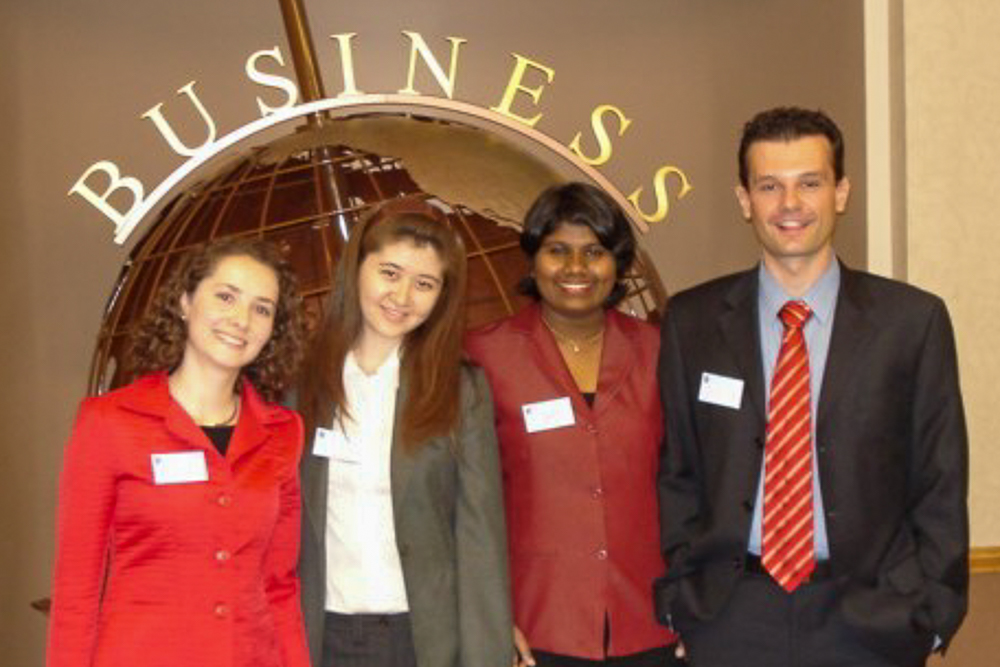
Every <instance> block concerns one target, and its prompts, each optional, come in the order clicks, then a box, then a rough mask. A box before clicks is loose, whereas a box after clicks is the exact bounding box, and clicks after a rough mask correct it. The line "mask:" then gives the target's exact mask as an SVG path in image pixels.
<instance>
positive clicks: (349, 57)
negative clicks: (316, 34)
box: [330, 32, 364, 97]
mask: <svg viewBox="0 0 1000 667" xmlns="http://www.w3.org/2000/svg"><path fill="white" fill-rule="evenodd" d="M355 35H357V33H356V32H342V33H339V34H337V35H330V36H331V37H332V38H333V39H335V40H337V50H338V51H339V52H340V71H341V72H342V76H343V77H344V89H343V90H341V91H340V92H339V93H338V94H337V97H349V96H351V95H364V93H363V92H361V91H360V90H358V86H357V84H356V83H355V82H354V46H353V45H352V44H351V40H353V39H354V36H355Z"/></svg>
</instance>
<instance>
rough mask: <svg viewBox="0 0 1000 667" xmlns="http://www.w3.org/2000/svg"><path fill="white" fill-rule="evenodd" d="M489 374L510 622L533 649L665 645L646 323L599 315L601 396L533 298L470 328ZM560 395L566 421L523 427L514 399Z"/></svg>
mask: <svg viewBox="0 0 1000 667" xmlns="http://www.w3.org/2000/svg"><path fill="white" fill-rule="evenodd" d="M466 345H467V350H468V352H469V355H470V356H471V357H472V359H473V360H474V361H475V362H476V363H478V364H480V365H481V366H482V367H483V368H484V369H485V370H486V374H487V377H488V378H489V380H490V386H491V389H492V391H493V400H494V404H495V407H496V420H497V435H498V436H499V440H500V449H501V459H502V464H503V482H504V501H505V507H506V511H507V530H508V535H509V538H508V539H509V544H510V559H511V578H512V582H513V590H514V619H515V622H516V623H517V625H518V627H520V628H521V630H522V631H523V632H524V633H525V636H526V637H527V639H528V642H529V643H530V644H531V646H532V648H538V649H541V650H544V651H550V652H554V653H561V654H565V655H572V656H577V657H583V658H589V659H601V658H603V657H604V646H603V642H604V623H605V616H606V617H607V618H608V620H609V622H610V628H611V644H610V647H609V651H608V653H609V655H612V656H621V655H628V654H631V653H637V652H640V651H645V650H648V649H651V648H655V647H659V646H664V645H667V644H669V643H671V642H672V641H673V640H674V637H673V635H671V634H670V633H669V632H668V631H667V630H666V629H664V628H663V627H662V626H660V625H659V624H658V623H657V622H656V619H655V617H654V614H653V603H652V585H653V579H654V578H655V577H657V576H659V575H660V574H662V572H663V568H664V565H663V560H662V558H661V555H660V547H659V534H660V533H659V525H658V519H657V516H658V514H657V505H656V472H657V461H658V455H659V449H660V442H661V439H662V436H663V419H662V414H661V409H660V399H659V394H658V390H657V381H656V359H657V354H658V350H659V334H658V332H657V330H656V327H654V326H652V325H649V324H647V323H645V322H641V321H639V320H637V319H634V318H631V317H628V316H626V315H623V314H622V313H619V312H617V311H613V310H612V311H608V313H607V321H606V328H605V333H604V348H603V352H602V359H601V369H600V375H599V379H598V387H597V398H596V402H595V403H594V408H593V409H591V408H590V407H589V406H588V405H587V403H586V401H585V400H584V399H583V397H582V395H581V394H580V392H579V391H578V390H577V388H576V385H575V383H574V382H573V378H572V376H571V375H570V373H569V370H568V369H567V368H566V366H565V364H564V363H563V360H562V357H561V355H560V353H559V349H558V347H557V346H556V342H555V340H554V339H553V337H552V334H551V333H550V332H549V330H548V329H547V328H546V326H545V323H544V322H543V321H542V319H541V310H540V308H539V307H538V306H537V305H532V306H529V307H528V308H526V309H524V310H522V311H520V312H519V313H517V314H515V315H514V316H513V317H511V318H509V319H507V320H504V321H502V322H500V323H497V324H492V325H489V326H487V327H485V328H483V329H480V330H479V331H476V332H473V333H471V334H470V335H469V337H468V339H467V342H466ZM563 396H568V397H569V398H570V401H571V403H572V407H573V413H574V415H575V424H574V425H572V426H567V427H563V428H558V429H553V430H547V431H540V432H535V433H531V434H529V433H527V431H526V428H525V421H524V417H523V416H522V412H521V407H522V406H524V405H527V404H530V403H535V402H539V401H546V400H550V399H555V398H560V397H563Z"/></svg>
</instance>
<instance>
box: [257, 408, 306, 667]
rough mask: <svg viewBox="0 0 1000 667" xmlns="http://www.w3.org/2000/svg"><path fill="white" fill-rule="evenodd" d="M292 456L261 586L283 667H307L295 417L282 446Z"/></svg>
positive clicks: (299, 450) (298, 433) (298, 430)
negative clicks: (302, 601) (300, 555)
mask: <svg viewBox="0 0 1000 667" xmlns="http://www.w3.org/2000/svg"><path fill="white" fill-rule="evenodd" d="M285 446H286V447H288V448H289V449H290V450H292V451H293V452H294V453H293V454H289V455H288V459H287V460H288V465H287V466H286V469H285V471H284V475H285V476H284V478H283V479H282V481H281V488H280V491H279V493H280V494H281V495H280V507H279V509H278V520H277V523H276V524H275V527H274V534H273V535H272V536H271V544H270V546H269V548H268V550H267V554H266V555H265V557H264V577H265V581H264V586H265V590H266V592H267V600H268V604H269V605H270V606H271V614H272V616H273V618H274V622H275V625H276V627H277V633H278V640H279V642H280V643H281V649H282V653H283V655H284V664H285V667H309V664H310V661H309V648H308V645H307V642H306V634H305V626H304V624H303V620H302V607H301V604H300V599H299V592H300V589H299V575H298V560H299V543H300V538H301V532H300V531H301V529H302V526H301V517H302V495H301V489H300V486H299V461H300V459H301V457H302V448H303V433H302V419H301V418H300V417H299V416H298V414H296V415H295V429H294V436H293V437H292V438H290V439H289V442H287V443H285Z"/></svg>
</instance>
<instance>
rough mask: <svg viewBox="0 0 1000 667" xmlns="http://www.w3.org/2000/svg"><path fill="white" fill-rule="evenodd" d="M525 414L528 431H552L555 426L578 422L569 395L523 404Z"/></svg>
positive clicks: (560, 426) (522, 411) (561, 426)
mask: <svg viewBox="0 0 1000 667" xmlns="http://www.w3.org/2000/svg"><path fill="white" fill-rule="evenodd" d="M521 413H522V414H523V415H524V428H525V430H526V431H527V432H528V433H538V432H539V431H551V430H552V429H554V428H563V427H564V426H572V425H573V424H575V423H576V418H575V417H574V416H573V404H572V403H570V401H569V396H563V397H562V398H553V399H552V400H549V401H539V402H537V403H527V404H525V405H522V406H521Z"/></svg>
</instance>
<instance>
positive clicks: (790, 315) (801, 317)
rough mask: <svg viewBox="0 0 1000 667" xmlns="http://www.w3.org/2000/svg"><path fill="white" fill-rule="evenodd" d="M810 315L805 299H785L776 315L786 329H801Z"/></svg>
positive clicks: (810, 311)
mask: <svg viewBox="0 0 1000 667" xmlns="http://www.w3.org/2000/svg"><path fill="white" fill-rule="evenodd" d="M811 316H812V310H810V308H809V306H807V305H806V302H805V301H787V302H786V303H785V305H784V306H782V307H781V310H780V311H778V317H779V318H781V322H782V324H784V325H785V328H786V329H801V328H802V327H804V326H805V324H806V321H807V320H808V319H809V318H810V317H811Z"/></svg>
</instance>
